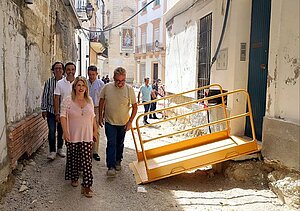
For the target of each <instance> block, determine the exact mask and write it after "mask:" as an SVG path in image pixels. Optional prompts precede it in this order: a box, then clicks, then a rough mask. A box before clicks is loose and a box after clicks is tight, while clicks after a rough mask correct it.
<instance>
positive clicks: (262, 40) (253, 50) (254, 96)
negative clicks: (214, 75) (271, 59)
mask: <svg viewBox="0 0 300 211" xmlns="http://www.w3.org/2000/svg"><path fill="white" fill-rule="evenodd" d="M270 14H271V0H264V1H261V0H253V1H252V13H251V32H250V52H249V72H248V92H249V95H250V99H251V106H252V113H253V120H254V126H255V127H254V128H255V134H256V138H257V140H262V127H263V118H264V116H265V111H266V91H267V76H268V53H269V33H270ZM245 135H246V136H248V137H252V132H251V125H250V120H249V118H248V117H247V120H246V128H245Z"/></svg>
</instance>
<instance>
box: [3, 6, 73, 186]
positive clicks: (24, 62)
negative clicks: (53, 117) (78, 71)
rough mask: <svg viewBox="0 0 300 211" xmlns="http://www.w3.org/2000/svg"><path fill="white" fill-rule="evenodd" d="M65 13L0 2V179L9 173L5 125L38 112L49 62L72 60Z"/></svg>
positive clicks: (70, 30) (62, 8)
mask: <svg viewBox="0 0 300 211" xmlns="http://www.w3.org/2000/svg"><path fill="white" fill-rule="evenodd" d="M71 9H72V8H71ZM71 9H70V8H69V9H68V6H66V5H65V4H64V2H62V1H60V0H53V1H46V0H40V1H35V2H34V4H31V5H28V4H25V3H24V1H16V0H2V1H0V31H1V33H0V181H2V178H3V177H6V176H7V175H8V174H9V173H10V171H11V169H10V166H8V165H7V163H9V160H11V159H12V158H10V157H8V146H7V140H8V137H7V136H8V135H7V132H6V131H7V129H8V127H10V126H12V127H13V126H14V125H15V124H17V123H18V122H20V121H22V120H24V119H25V121H26V117H28V116H31V115H32V114H34V113H39V112H40V104H41V102H40V100H41V94H42V89H43V85H44V81H45V80H47V79H48V78H49V77H50V76H51V70H50V68H51V64H52V63H53V62H54V61H57V60H59V61H63V62H65V61H70V60H73V61H74V59H75V58H76V55H74V52H75V54H76V51H74V49H75V47H74V46H75V45H74V28H75V24H76V23H75V22H74V20H75V19H74V17H73V16H74V13H73V16H72V15H68V13H69V12H70V11H71ZM72 11H73V10H72ZM62 14H64V16H63V15H62ZM69 14H70V13H69ZM72 18H73V19H72ZM28 131H29V130H28ZM30 135H31V134H28V136H30ZM19 147H23V148H24V147H29V148H30V147H32V148H35V147H36V146H29V145H28V146H19ZM18 158H19V157H18ZM18 158H14V159H18Z"/></svg>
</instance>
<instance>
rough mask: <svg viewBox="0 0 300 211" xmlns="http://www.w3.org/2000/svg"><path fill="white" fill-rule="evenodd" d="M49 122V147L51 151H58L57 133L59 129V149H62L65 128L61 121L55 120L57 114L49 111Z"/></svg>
mask: <svg viewBox="0 0 300 211" xmlns="http://www.w3.org/2000/svg"><path fill="white" fill-rule="evenodd" d="M47 123H48V129H49V131H48V141H49V149H50V152H56V141H55V133H56V131H57V149H61V148H62V147H63V143H64V141H63V138H62V136H63V130H62V127H61V124H60V123H57V122H56V121H55V115H54V114H52V113H50V112H47Z"/></svg>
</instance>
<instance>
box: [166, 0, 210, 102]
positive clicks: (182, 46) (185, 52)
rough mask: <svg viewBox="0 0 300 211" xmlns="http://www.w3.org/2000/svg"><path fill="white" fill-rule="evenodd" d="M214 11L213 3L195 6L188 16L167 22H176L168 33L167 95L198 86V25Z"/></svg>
mask: <svg viewBox="0 0 300 211" xmlns="http://www.w3.org/2000/svg"><path fill="white" fill-rule="evenodd" d="M212 10H213V4H212V3H208V4H204V5H203V4H196V5H195V6H194V7H193V8H191V9H190V10H187V11H186V12H185V13H183V14H181V15H178V16H176V15H174V16H170V17H169V19H166V22H168V21H169V20H171V19H172V18H173V24H172V27H171V29H169V30H167V32H166V34H167V36H166V78H167V79H166V81H165V84H166V91H167V92H171V93H178V92H183V91H187V90H190V89H194V88H196V87H197V86H198V84H197V75H198V73H197V71H198V63H197V60H198V43H197V42H198V24H199V20H200V18H201V17H204V16H205V15H207V14H209V13H211V11H212ZM179 11H180V10H179ZM173 13H174V12H173ZM178 13H179V12H178ZM212 44H213V43H212ZM189 97H196V96H194V95H193V96H190V95H189Z"/></svg>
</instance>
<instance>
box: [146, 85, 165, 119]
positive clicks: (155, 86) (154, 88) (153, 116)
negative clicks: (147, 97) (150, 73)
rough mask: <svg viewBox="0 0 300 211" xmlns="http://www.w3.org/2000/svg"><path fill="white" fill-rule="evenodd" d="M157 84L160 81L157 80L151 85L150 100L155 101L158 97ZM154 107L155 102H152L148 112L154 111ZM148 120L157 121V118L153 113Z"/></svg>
mask: <svg viewBox="0 0 300 211" xmlns="http://www.w3.org/2000/svg"><path fill="white" fill-rule="evenodd" d="M159 82H160V79H157V80H155V81H154V83H153V84H152V93H151V100H155V99H157V96H158V95H159V92H158V83H159ZM161 97H162V96H161ZM156 105H157V102H152V103H151V105H150V111H155V110H156ZM149 119H158V117H157V116H156V113H153V114H150V115H149Z"/></svg>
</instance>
